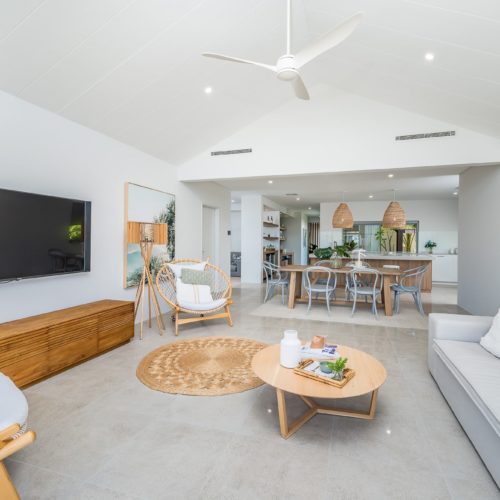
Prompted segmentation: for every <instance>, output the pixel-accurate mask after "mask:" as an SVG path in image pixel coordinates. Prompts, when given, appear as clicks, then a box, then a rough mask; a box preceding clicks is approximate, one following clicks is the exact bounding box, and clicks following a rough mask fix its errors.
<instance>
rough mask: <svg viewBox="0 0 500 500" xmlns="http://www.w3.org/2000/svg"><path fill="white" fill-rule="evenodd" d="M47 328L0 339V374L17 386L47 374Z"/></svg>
mask: <svg viewBox="0 0 500 500" xmlns="http://www.w3.org/2000/svg"><path fill="white" fill-rule="evenodd" d="M48 351H49V346H48V335H47V328H41V329H38V330H33V331H32V332H29V334H26V333H21V334H18V335H13V336H11V337H5V338H2V339H0V372H2V373H3V374H4V375H7V377H10V378H11V379H12V380H13V382H14V383H15V384H16V385H17V386H24V385H27V384H30V383H31V382H34V381H35V380H38V379H40V378H43V377H46V376H47V375H48V374H49V352H48Z"/></svg>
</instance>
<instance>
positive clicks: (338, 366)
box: [319, 357, 347, 380]
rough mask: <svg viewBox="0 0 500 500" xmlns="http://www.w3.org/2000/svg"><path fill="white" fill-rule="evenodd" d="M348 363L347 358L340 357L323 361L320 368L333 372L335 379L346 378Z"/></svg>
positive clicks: (325, 371)
mask: <svg viewBox="0 0 500 500" xmlns="http://www.w3.org/2000/svg"><path fill="white" fill-rule="evenodd" d="M346 365H347V358H342V357H340V358H338V359H336V360H335V361H333V362H332V361H322V362H321V363H320V364H319V368H320V370H321V371H322V372H323V373H331V374H332V378H333V379H334V380H342V379H343V378H344V370H345V367H346Z"/></svg>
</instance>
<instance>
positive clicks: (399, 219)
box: [382, 190, 406, 229]
mask: <svg viewBox="0 0 500 500" xmlns="http://www.w3.org/2000/svg"><path fill="white" fill-rule="evenodd" d="M382 226H383V227H385V228H386V229H404V228H405V226H406V214H405V211H404V210H403V208H402V207H401V205H400V204H399V203H398V202H397V201H396V190H394V200H393V201H391V202H390V203H389V206H388V207H387V208H386V210H385V213H384V219H383V221H382Z"/></svg>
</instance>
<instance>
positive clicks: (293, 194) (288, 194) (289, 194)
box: [286, 193, 299, 196]
mask: <svg viewBox="0 0 500 500" xmlns="http://www.w3.org/2000/svg"><path fill="white" fill-rule="evenodd" d="M286 196H299V195H298V193H286Z"/></svg>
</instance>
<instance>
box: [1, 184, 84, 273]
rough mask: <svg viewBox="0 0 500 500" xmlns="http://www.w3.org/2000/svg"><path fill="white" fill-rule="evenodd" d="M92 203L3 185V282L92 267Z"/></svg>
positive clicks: (72, 271) (77, 271) (74, 271)
mask: <svg viewBox="0 0 500 500" xmlns="http://www.w3.org/2000/svg"><path fill="white" fill-rule="evenodd" d="M90 207H91V203H90V202H89V201H80V200H70V199H67V198H57V197H55V196H45V195H40V194H31V193H23V192H20V191H10V190H8V189H0V281H10V280H16V279H22V278H34V277H38V276H48V275H54V274H72V273H80V272H85V271H90Z"/></svg>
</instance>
